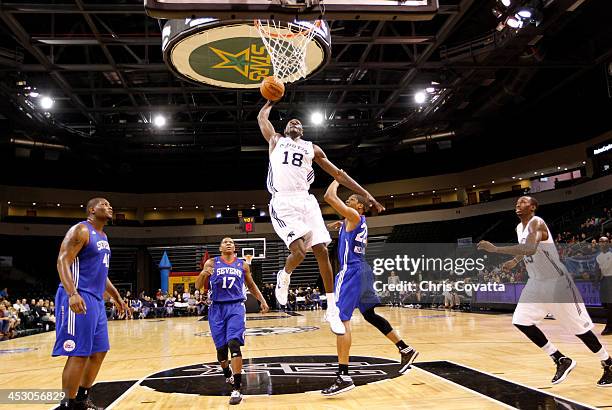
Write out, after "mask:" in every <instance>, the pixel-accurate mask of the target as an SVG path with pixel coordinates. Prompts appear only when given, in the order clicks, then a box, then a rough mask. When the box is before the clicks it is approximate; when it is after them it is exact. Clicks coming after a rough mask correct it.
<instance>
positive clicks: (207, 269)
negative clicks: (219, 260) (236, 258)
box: [195, 258, 215, 290]
mask: <svg viewBox="0 0 612 410" xmlns="http://www.w3.org/2000/svg"><path fill="white" fill-rule="evenodd" d="M214 263H215V260H214V259H212V258H211V259H209V260H207V261H206V262H205V263H204V268H203V269H202V272H200V274H199V275H198V277H197V278H196V283H195V287H196V289H200V290H201V289H202V288H204V284H205V283H206V279H208V277H209V276H210V275H212V273H213V267H214Z"/></svg>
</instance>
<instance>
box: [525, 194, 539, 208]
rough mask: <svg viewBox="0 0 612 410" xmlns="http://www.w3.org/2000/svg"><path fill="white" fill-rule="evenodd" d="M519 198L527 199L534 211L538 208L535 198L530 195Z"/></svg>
mask: <svg viewBox="0 0 612 410" xmlns="http://www.w3.org/2000/svg"><path fill="white" fill-rule="evenodd" d="M521 198H524V199H526V200H528V201H529V203H530V204H531V205H533V206H534V207H535V209H534V211H537V210H538V207H539V206H540V204H539V203H538V200H537V199H535V198H534V197H532V196H528V195H525V196H522V197H521Z"/></svg>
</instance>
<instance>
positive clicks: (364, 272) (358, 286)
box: [334, 262, 380, 321]
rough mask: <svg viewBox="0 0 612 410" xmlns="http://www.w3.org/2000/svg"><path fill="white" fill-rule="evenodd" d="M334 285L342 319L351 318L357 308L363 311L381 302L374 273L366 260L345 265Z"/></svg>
mask: <svg viewBox="0 0 612 410" xmlns="http://www.w3.org/2000/svg"><path fill="white" fill-rule="evenodd" d="M334 285H335V286H334V288H335V297H336V306H338V309H339V310H340V320H342V321H346V320H350V319H351V317H352V316H353V311H354V310H355V309H356V308H359V310H360V311H361V313H363V312H365V311H366V310H368V309H371V308H373V307H376V306H377V305H379V304H380V298H379V297H378V295H377V294H376V292H375V291H374V273H373V272H372V269H371V268H370V266H369V265H368V264H367V263H365V262H360V263H355V264H350V265H347V266H345V267H344V268H343V269H341V270H340V272H338V274H337V275H336V280H335V284H334Z"/></svg>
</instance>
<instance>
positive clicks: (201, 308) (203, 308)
mask: <svg viewBox="0 0 612 410" xmlns="http://www.w3.org/2000/svg"><path fill="white" fill-rule="evenodd" d="M204 299H205V298H204V297H203V296H202V295H198V297H197V299H196V308H197V312H198V316H205V315H206V316H207V314H206V313H207V308H208V305H207V304H206V301H205V300H204Z"/></svg>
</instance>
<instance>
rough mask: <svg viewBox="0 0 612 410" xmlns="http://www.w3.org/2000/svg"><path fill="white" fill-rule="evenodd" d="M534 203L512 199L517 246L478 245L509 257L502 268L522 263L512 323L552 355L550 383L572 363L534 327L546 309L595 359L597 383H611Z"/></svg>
mask: <svg viewBox="0 0 612 410" xmlns="http://www.w3.org/2000/svg"><path fill="white" fill-rule="evenodd" d="M537 208H538V202H537V201H536V200H535V198H533V197H529V196H522V197H520V198H519V199H518V201H517V202H516V214H517V216H518V217H519V219H520V220H521V222H520V223H519V224H518V226H517V227H516V234H517V236H518V242H519V244H518V245H515V246H499V247H498V246H495V245H493V244H492V243H490V242H487V241H481V242H480V243H479V244H478V249H482V250H485V251H487V252H494V253H503V254H507V255H514V256H515V257H514V259H511V260H509V261H507V262H506V263H504V265H503V269H504V270H505V271H508V270H510V269H512V268H514V267H515V266H516V265H517V264H518V263H519V262H520V261H521V260H523V261H524V262H525V266H526V268H527V273H528V274H529V279H528V280H527V284H526V285H525V288H524V289H523V292H522V293H521V297H520V299H519V302H518V304H517V306H516V310H515V311H514V316H513V317H512V323H513V324H514V325H515V326H516V327H517V328H518V329H519V330H520V331H521V332H523V333H524V334H525V335H526V336H527V337H528V338H529V340H531V341H532V342H534V343H535V344H536V345H537V346H538V347H540V348H541V349H542V350H544V352H546V353H547V354H548V355H550V356H551V357H552V359H553V360H554V362H555V364H556V365H557V371H556V372H555V375H554V377H553V378H552V383H553V384H557V383H561V382H562V381H563V380H565V378H566V377H567V375H568V374H569V372H570V371H572V369H573V368H574V367H576V362H575V361H574V360H572V359H570V358H569V357H567V356H564V355H563V354H562V353H561V352H559V350H558V349H557V348H556V347H555V346H554V345H553V344H552V343H551V342H549V341H548V339H547V338H546V336H545V335H544V333H542V331H541V330H540V329H539V328H538V327H537V326H536V325H537V324H538V323H539V322H540V321H541V320H542V319H544V317H545V316H546V315H547V314H549V313H551V314H553V315H554V317H555V319H557V320H558V321H559V323H561V324H562V325H563V327H565V328H566V329H567V330H568V331H569V332H571V333H572V334H575V335H576V336H577V337H578V338H579V339H580V340H582V342H583V343H584V344H585V345H586V346H587V347H588V348H589V350H591V352H593V353H595V355H596V356H597V357H598V358H599V360H601V365H602V366H603V375H602V376H601V378H600V379H599V381H598V382H597V386H600V387H610V386H612V358H610V355H609V354H608V352H607V351H606V349H605V348H604V347H603V346H602V345H601V343H600V342H599V340H598V339H597V336H595V334H594V333H593V331H592V329H593V327H594V326H593V322H592V321H591V318H590V317H589V314H588V312H587V310H586V307H585V306H584V303H583V301H582V297H581V296H580V293H579V292H578V289H576V286H575V285H574V281H573V280H572V278H571V276H570V274H569V273H568V271H567V269H566V268H565V266H564V265H563V263H562V262H561V260H560V258H559V253H558V252H557V248H556V247H555V243H554V241H553V239H552V235H551V233H550V230H549V229H548V226H546V223H545V222H544V220H543V219H542V218H540V217H537V216H535V211H536V210H537Z"/></svg>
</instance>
